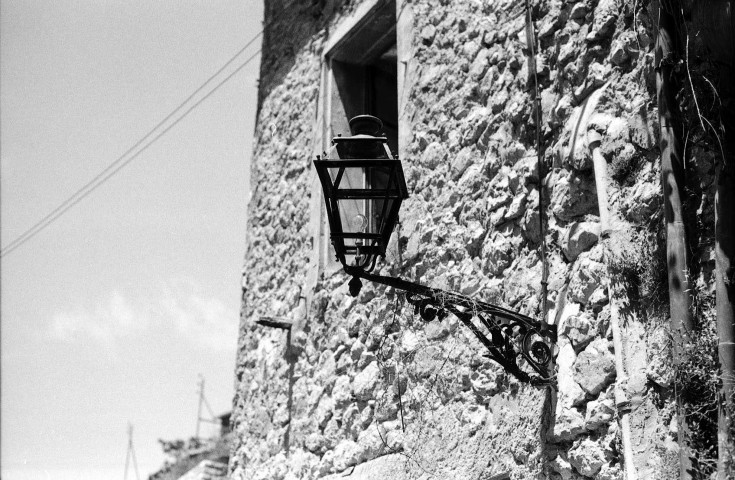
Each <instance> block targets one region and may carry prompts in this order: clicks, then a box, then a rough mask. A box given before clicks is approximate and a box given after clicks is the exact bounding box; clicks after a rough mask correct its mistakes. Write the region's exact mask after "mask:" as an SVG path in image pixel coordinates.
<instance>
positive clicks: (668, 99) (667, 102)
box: [655, 0, 694, 480]
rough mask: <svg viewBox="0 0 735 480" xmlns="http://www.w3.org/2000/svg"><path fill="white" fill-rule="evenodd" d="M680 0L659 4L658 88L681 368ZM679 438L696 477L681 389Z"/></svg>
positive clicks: (685, 311) (684, 338) (686, 305)
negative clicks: (676, 71)
mask: <svg viewBox="0 0 735 480" xmlns="http://www.w3.org/2000/svg"><path fill="white" fill-rule="evenodd" d="M679 10H680V6H679V2H678V1H677V0H669V1H664V0H662V1H661V3H659V8H658V35H657V37H656V52H655V53H656V93H657V96H658V118H659V127H660V131H661V135H660V149H661V187H662V188H663V197H664V218H665V220H666V260H667V265H668V278H669V313H670V315H671V335H672V343H673V350H674V365H675V366H676V367H677V368H681V365H683V364H684V363H685V361H686V358H687V355H688V351H687V347H688V345H690V344H691V335H692V331H693V328H694V320H693V318H692V311H691V302H692V300H691V296H690V294H689V262H688V258H687V257H688V248H687V236H686V229H685V228H684V208H683V204H684V202H683V198H682V197H683V194H684V162H683V159H682V149H681V145H682V143H681V139H680V137H679V136H680V134H681V122H680V119H679V108H678V104H677V101H676V82H675V78H674V65H675V63H676V59H677V56H678V54H679V52H680V45H681V41H680V38H679V35H678V32H677V28H676V21H675V19H674V14H676V13H677V12H679ZM676 402H677V423H678V426H679V428H678V432H679V433H678V443H679V478H680V479H682V480H683V479H688V478H692V473H693V472H692V457H693V454H692V451H691V445H690V442H691V433H690V429H689V425H688V424H687V421H686V416H685V414H684V411H683V407H682V404H681V398H680V397H679V395H677V398H676Z"/></svg>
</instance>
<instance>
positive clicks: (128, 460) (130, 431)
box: [123, 423, 140, 480]
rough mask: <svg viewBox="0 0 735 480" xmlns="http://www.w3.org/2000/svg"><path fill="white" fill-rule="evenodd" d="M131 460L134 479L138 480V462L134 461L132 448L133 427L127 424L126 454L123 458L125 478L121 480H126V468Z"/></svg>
mask: <svg viewBox="0 0 735 480" xmlns="http://www.w3.org/2000/svg"><path fill="white" fill-rule="evenodd" d="M131 459H132V460H133V466H134V467H135V478H136V480H140V473H139V472H138V461H137V460H136V459H135V449H134V448H133V425H131V424H130V423H128V453H127V455H126V456H125V477H124V479H123V480H128V466H129V465H130V460H131Z"/></svg>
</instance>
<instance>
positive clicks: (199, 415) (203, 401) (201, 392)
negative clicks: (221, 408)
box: [194, 374, 217, 438]
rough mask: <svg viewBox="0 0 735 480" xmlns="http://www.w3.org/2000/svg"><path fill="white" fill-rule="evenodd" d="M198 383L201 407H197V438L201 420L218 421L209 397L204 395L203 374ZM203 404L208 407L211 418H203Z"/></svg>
mask: <svg viewBox="0 0 735 480" xmlns="http://www.w3.org/2000/svg"><path fill="white" fill-rule="evenodd" d="M197 385H198V386H199V408H198V409H197V429H196V434H195V435H194V437H195V438H199V424H200V423H201V422H209V423H217V420H216V419H215V417H214V413H212V407H210V406H209V402H208V401H207V397H205V396H204V377H203V376H202V375H201V374H199V383H198V384H197ZM202 405H205V406H206V407H207V411H208V412H209V418H202Z"/></svg>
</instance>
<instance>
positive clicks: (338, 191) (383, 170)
mask: <svg viewBox="0 0 735 480" xmlns="http://www.w3.org/2000/svg"><path fill="white" fill-rule="evenodd" d="M382 127H383V124H382V122H381V121H380V120H379V119H378V118H376V117H373V116H370V115H360V116H358V117H355V118H353V119H352V120H350V130H351V133H352V136H350V137H342V136H339V137H336V138H334V140H333V141H332V148H331V150H330V152H329V155H328V157H327V158H323V159H322V158H321V157H318V158H317V160H315V161H314V166H315V167H316V170H317V173H318V175H319V180H320V181H321V184H322V188H323V190H324V198H325V200H326V205H327V216H328V218H329V228H330V237H331V240H332V245H333V246H334V250H335V252H336V254H337V258H338V259H339V261H340V262H342V264H343V265H344V266H346V267H347V266H355V267H359V268H362V269H366V270H368V271H370V270H372V268H373V267H374V266H375V260H376V259H377V257H378V256H385V249H386V247H387V246H388V240H389V239H390V235H391V233H392V232H393V228H394V227H395V225H396V222H397V221H398V210H399V209H400V208H401V202H402V201H403V199H404V198H407V197H408V190H407V188H406V180H405V179H404V177H403V169H402V168H401V162H400V160H398V158H395V157H393V156H392V155H391V152H390V149H389V148H388V139H387V138H386V137H384V136H379V133H380V130H381V129H382Z"/></svg>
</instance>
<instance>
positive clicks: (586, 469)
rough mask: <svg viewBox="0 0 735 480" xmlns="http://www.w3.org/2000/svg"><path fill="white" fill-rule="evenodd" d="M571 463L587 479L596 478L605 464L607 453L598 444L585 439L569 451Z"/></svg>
mask: <svg viewBox="0 0 735 480" xmlns="http://www.w3.org/2000/svg"><path fill="white" fill-rule="evenodd" d="M569 463H571V464H572V466H573V467H574V468H575V469H576V470H577V471H578V472H579V473H581V474H582V475H584V476H585V477H589V478H594V477H595V475H596V474H597V472H599V471H600V469H601V468H602V465H604V464H605V453H604V452H603V451H602V448H600V446H599V445H598V444H597V442H595V441H593V440H590V439H588V438H585V439H583V440H581V441H579V442H577V443H576V444H575V445H574V447H573V448H572V449H571V450H570V451H569Z"/></svg>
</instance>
